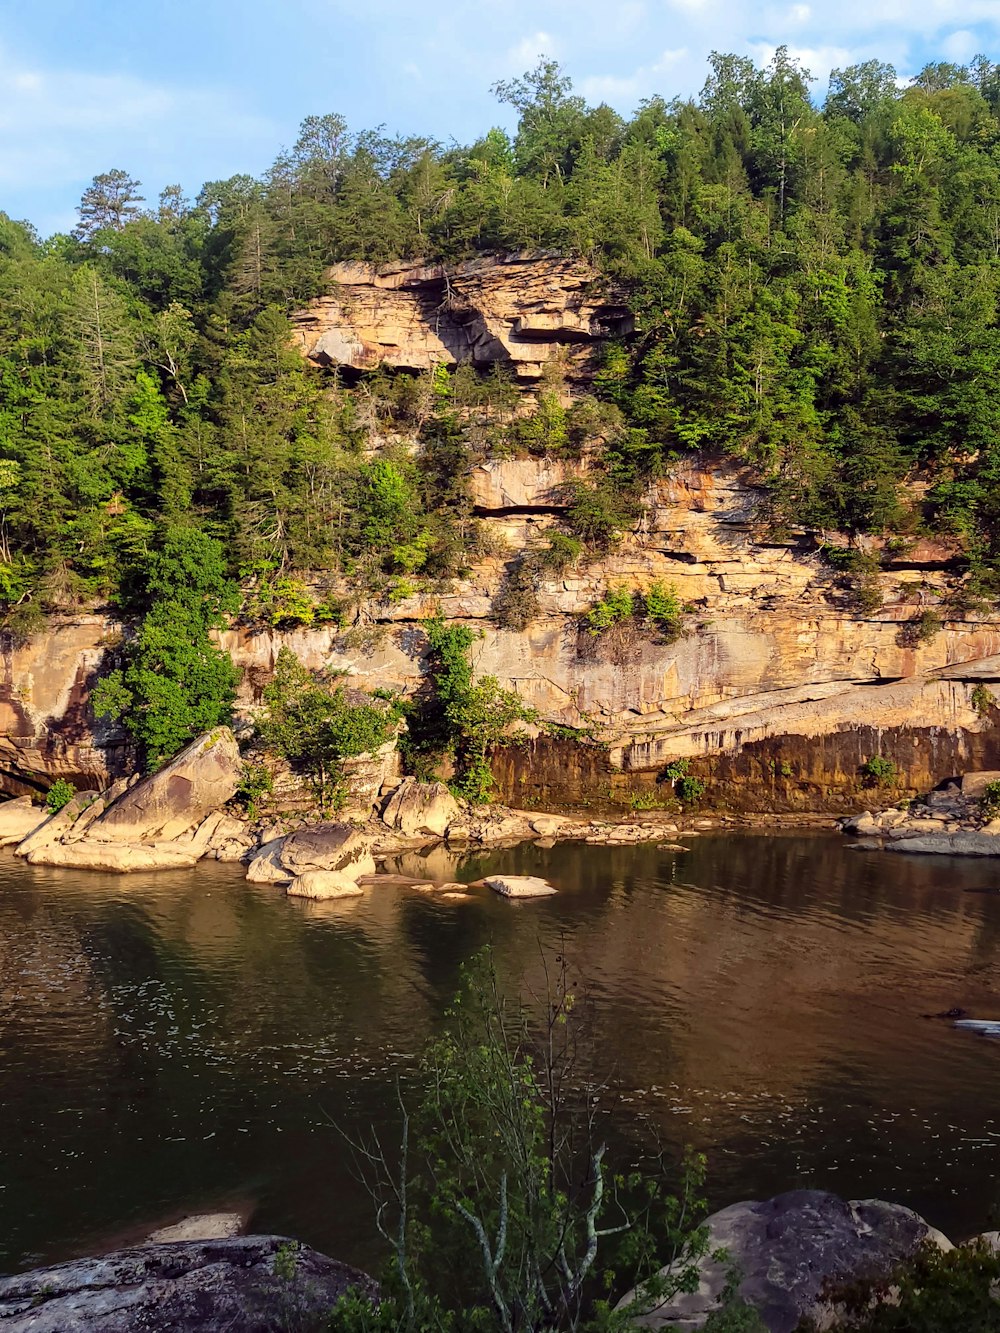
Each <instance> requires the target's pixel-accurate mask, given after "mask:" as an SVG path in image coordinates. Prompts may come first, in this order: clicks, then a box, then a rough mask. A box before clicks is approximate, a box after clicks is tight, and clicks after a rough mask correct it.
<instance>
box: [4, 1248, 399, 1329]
mask: <svg viewBox="0 0 1000 1333" xmlns="http://www.w3.org/2000/svg"><path fill="white" fill-rule="evenodd" d="M279 1256H282V1258H279ZM283 1256H287V1259H284V1258H283ZM286 1267H287V1269H290V1270H292V1271H291V1273H290V1275H288V1276H286V1275H284V1274H285V1272H286ZM352 1288H354V1289H357V1290H359V1291H361V1292H362V1293H363V1294H364V1295H366V1296H369V1297H372V1298H375V1297H376V1296H377V1293H378V1287H377V1284H376V1283H375V1282H374V1281H373V1280H372V1279H371V1278H370V1277H369V1276H368V1275H367V1274H366V1273H362V1272H360V1270H358V1269H356V1268H348V1266H347V1265H346V1264H341V1263H337V1261H336V1260H334V1259H328V1258H327V1257H326V1255H324V1254H318V1253H317V1252H316V1251H315V1250H311V1249H309V1248H308V1247H307V1246H305V1245H299V1244H298V1243H297V1242H296V1241H289V1240H285V1239H284V1238H283V1237H281V1236H236V1237H232V1238H229V1239H220V1240H207V1241H178V1242H174V1243H171V1244H161V1245H140V1246H135V1247H134V1248H132V1249H127V1250H118V1251H116V1252H114V1253H112V1254H107V1255H105V1256H104V1257H103V1258H100V1259H77V1260H73V1261H71V1262H70V1263H66V1264H56V1265H54V1266H53V1267H51V1268H36V1269H33V1270H32V1271H31V1272H28V1273H19V1274H17V1275H15V1276H14V1277H0V1325H2V1326H3V1329H4V1333H139V1330H144V1329H148V1330H150V1331H151V1333H152V1330H166V1329H169V1330H170V1333H204V1331H205V1330H206V1329H229V1330H232V1333H272V1330H274V1329H277V1328H305V1327H310V1328H311V1327H313V1325H314V1324H315V1325H316V1326H317V1327H318V1326H320V1324H321V1323H322V1324H323V1325H324V1326H325V1318H326V1316H327V1315H328V1313H329V1311H330V1309H331V1308H332V1307H333V1306H334V1305H335V1304H336V1303H337V1301H338V1300H339V1299H340V1297H341V1296H342V1295H343V1294H344V1293H345V1292H346V1291H349V1290H351V1289H352Z"/></svg>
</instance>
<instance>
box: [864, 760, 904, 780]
mask: <svg viewBox="0 0 1000 1333" xmlns="http://www.w3.org/2000/svg"><path fill="white" fill-rule="evenodd" d="M861 777H862V779H863V781H864V784H865V786H866V787H895V786H897V785H898V783H899V781H900V777H901V774H900V772H899V769H898V768H897V767H896V765H895V764H894V763H893V761H892V760H891V759H883V758H882V756H881V755H872V756H871V758H870V759H866V760H865V762H864V763H863V764H862V765H861Z"/></svg>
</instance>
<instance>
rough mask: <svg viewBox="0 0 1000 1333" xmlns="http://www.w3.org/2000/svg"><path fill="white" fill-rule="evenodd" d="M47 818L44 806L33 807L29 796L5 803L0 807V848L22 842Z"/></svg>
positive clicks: (47, 814)
mask: <svg viewBox="0 0 1000 1333" xmlns="http://www.w3.org/2000/svg"><path fill="white" fill-rule="evenodd" d="M48 817H49V812H48V810H46V809H45V807H44V806H41V805H33V804H32V801H31V797H30V796H20V797H18V799H17V800H15V801H6V802H5V803H4V804H3V805H0V847H11V846H14V845H16V844H17V843H19V842H22V841H23V840H24V839H25V838H26V837H27V836H28V834H29V833H33V832H34V831H35V829H36V828H38V827H39V826H40V825H41V824H43V823H44V822H45V820H46V819H48Z"/></svg>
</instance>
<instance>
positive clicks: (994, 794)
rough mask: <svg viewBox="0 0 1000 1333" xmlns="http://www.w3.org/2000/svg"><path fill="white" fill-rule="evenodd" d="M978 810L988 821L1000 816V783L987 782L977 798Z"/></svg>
mask: <svg viewBox="0 0 1000 1333" xmlns="http://www.w3.org/2000/svg"><path fill="white" fill-rule="evenodd" d="M979 808H980V810H981V811H982V812H983V814H984V815H986V816H987V817H988V818H990V819H995V818H996V816H997V815H1000V782H987V784H986V786H985V787H984V788H983V794H982V796H980V798H979Z"/></svg>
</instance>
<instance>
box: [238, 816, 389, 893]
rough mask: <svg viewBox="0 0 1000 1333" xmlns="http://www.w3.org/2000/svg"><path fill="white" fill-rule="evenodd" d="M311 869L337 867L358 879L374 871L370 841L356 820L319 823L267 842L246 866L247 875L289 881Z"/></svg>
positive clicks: (257, 880)
mask: <svg viewBox="0 0 1000 1333" xmlns="http://www.w3.org/2000/svg"><path fill="white" fill-rule="evenodd" d="M310 870H324V871H327V870H329V871H335V872H337V873H338V874H340V875H342V876H344V877H345V878H346V879H351V880H354V881H355V882H357V880H359V879H360V878H361V877H362V876H363V875H374V873H375V859H374V857H373V856H372V854H371V843H370V841H369V839H368V838H367V837H366V836H365V835H364V834H363V833H361V832H359V830H358V829H356V828H355V827H354V825H353V824H335V823H329V824H316V825H315V826H314V827H313V828H308V829H302V830H301V831H300V832H298V833H289V834H288V835H287V837H284V838H275V839H273V840H272V841H271V842H268V843H265V844H264V846H263V847H261V849H260V851H259V852H258V853H257V855H256V856H254V858H253V859H252V860H251V862H250V864H249V865H248V866H247V879H248V880H250V881H251V882H253V883H257V884H287V883H288V882H289V881H290V880H294V879H297V878H298V877H299V876H301V875H304V874H305V873H306V872H307V871H310Z"/></svg>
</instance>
